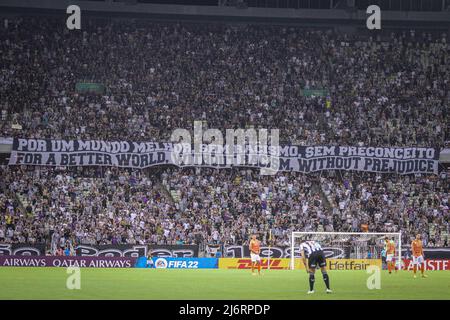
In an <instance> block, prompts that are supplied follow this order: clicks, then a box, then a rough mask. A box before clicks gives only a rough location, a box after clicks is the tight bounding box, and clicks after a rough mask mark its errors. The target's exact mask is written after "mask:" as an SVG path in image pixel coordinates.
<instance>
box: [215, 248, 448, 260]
mask: <svg viewBox="0 0 450 320" xmlns="http://www.w3.org/2000/svg"><path fill="white" fill-rule="evenodd" d="M351 249H352V246H342V247H323V250H324V252H325V256H326V257H327V258H330V259H331V258H332V259H340V258H346V259H348V258H350V253H351ZM408 249H409V248H408V247H403V248H402V256H404V257H405V256H406V255H407V254H408ZM423 251H424V255H425V258H426V259H450V248H424V249H423ZM260 256H261V258H268V257H271V258H290V257H291V247H289V246H273V247H270V250H269V247H267V246H266V247H261V254H260ZM224 257H226V258H245V257H250V250H249V248H248V246H239V245H233V246H227V247H225V249H224ZM294 257H296V258H300V250H299V247H295V248H294Z"/></svg>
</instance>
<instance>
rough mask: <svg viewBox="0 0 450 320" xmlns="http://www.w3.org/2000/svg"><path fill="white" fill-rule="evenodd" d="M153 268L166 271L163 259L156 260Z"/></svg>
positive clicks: (165, 263) (165, 262)
mask: <svg viewBox="0 0 450 320" xmlns="http://www.w3.org/2000/svg"><path fill="white" fill-rule="evenodd" d="M155 268H159V269H166V268H167V260H166V259H164V258H158V259H156V261H155Z"/></svg>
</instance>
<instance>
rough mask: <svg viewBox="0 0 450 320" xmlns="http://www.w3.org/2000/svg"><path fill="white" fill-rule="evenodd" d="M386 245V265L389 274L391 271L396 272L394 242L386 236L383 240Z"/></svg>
mask: <svg viewBox="0 0 450 320" xmlns="http://www.w3.org/2000/svg"><path fill="white" fill-rule="evenodd" d="M384 242H385V245H386V263H387V267H388V270H389V274H391V273H392V269H394V270H395V271H396V272H397V269H396V268H395V262H394V256H395V242H394V241H393V240H391V239H389V238H388V237H387V236H386V237H385V238H384Z"/></svg>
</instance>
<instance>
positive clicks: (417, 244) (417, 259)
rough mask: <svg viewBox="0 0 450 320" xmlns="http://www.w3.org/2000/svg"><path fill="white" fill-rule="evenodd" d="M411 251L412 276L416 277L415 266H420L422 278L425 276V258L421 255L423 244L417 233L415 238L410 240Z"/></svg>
mask: <svg viewBox="0 0 450 320" xmlns="http://www.w3.org/2000/svg"><path fill="white" fill-rule="evenodd" d="M411 251H412V255H413V265H414V278H416V273H417V266H419V267H420V272H421V273H422V278H426V277H427V275H426V274H425V259H424V257H423V246H422V240H421V236H420V234H417V235H416V238H415V239H414V240H413V241H412V242H411Z"/></svg>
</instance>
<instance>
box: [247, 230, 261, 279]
mask: <svg viewBox="0 0 450 320" xmlns="http://www.w3.org/2000/svg"><path fill="white" fill-rule="evenodd" d="M248 248H249V249H250V259H251V261H252V275H254V276H255V275H256V273H255V264H258V274H259V275H261V257H260V256H259V253H260V250H261V243H260V241H259V240H258V239H256V235H255V234H254V235H252V238H251V240H250V244H249V245H248Z"/></svg>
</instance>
